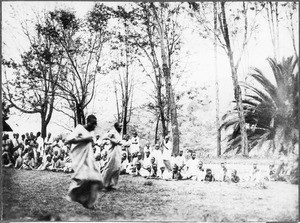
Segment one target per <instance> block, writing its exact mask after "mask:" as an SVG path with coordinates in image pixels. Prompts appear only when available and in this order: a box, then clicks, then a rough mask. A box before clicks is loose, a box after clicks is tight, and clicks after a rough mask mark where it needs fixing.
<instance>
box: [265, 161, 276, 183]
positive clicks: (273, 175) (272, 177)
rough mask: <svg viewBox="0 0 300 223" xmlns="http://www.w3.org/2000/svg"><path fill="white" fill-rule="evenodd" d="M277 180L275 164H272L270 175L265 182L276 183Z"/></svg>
mask: <svg viewBox="0 0 300 223" xmlns="http://www.w3.org/2000/svg"><path fill="white" fill-rule="evenodd" d="M275 179H276V170H275V164H274V163H271V164H270V165H269V172H268V175H267V176H266V177H265V180H270V181H274V180H275Z"/></svg>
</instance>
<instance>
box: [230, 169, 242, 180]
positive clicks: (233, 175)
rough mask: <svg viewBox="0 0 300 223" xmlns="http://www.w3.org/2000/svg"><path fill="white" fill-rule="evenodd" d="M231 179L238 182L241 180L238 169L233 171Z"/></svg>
mask: <svg viewBox="0 0 300 223" xmlns="http://www.w3.org/2000/svg"><path fill="white" fill-rule="evenodd" d="M230 181H231V182H233V183H238V182H239V181H240V178H239V177H238V175H237V171H236V170H233V171H232V172H231V178H230Z"/></svg>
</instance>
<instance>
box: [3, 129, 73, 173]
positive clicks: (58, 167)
mask: <svg viewBox="0 0 300 223" xmlns="http://www.w3.org/2000/svg"><path fill="white" fill-rule="evenodd" d="M2 146H3V152H2V164H3V166H4V167H13V168H16V169H24V170H49V171H62V172H72V168H71V159H70V157H69V149H70V148H69V146H68V145H64V142H63V139H56V140H53V138H52V137H51V133H49V134H48V135H47V137H46V138H45V140H43V138H42V137H41V134H40V132H38V133H37V134H36V135H34V134H33V133H32V132H31V133H30V134H29V133H26V134H24V135H21V138H20V135H19V134H18V133H14V134H13V137H12V139H10V136H9V135H8V134H4V135H3V136H2Z"/></svg>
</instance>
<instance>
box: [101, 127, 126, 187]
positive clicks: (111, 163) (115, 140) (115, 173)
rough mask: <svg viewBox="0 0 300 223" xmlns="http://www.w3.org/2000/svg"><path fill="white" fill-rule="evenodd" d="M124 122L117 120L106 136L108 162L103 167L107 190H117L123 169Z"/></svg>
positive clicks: (104, 183)
mask: <svg viewBox="0 0 300 223" xmlns="http://www.w3.org/2000/svg"><path fill="white" fill-rule="evenodd" d="M121 130H122V124H120V123H118V122H116V123H115V124H114V128H113V129H112V130H110V131H109V132H108V133H106V135H105V136H104V138H103V140H105V144H106V145H107V162H106V163H105V165H104V167H103V169H102V177H103V185H104V187H105V189H106V190H108V191H110V190H116V188H115V186H117V184H118V180H119V176H120V170H121V160H122V157H121V153H122V147H121V145H122V137H121V135H120V132H121Z"/></svg>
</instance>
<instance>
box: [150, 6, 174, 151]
mask: <svg viewBox="0 0 300 223" xmlns="http://www.w3.org/2000/svg"><path fill="white" fill-rule="evenodd" d="M154 13H155V15H156V20H157V22H158V30H159V35H160V47H161V59H162V67H163V73H164V78H165V85H166V97H167V123H169V122H170V121H171V133H172V135H173V154H174V155H175V156H177V154H178V152H179V129H178V121H177V108H176V104H175V98H174V91H173V88H172V82H171V72H170V67H169V64H168V60H167V55H166V52H165V43H164V33H165V32H164V31H165V30H164V21H163V19H162V18H161V19H159V17H158V15H157V12H156V11H155V9H154ZM160 20H161V21H160ZM170 116H171V120H170V118H169V117H170Z"/></svg>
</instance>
